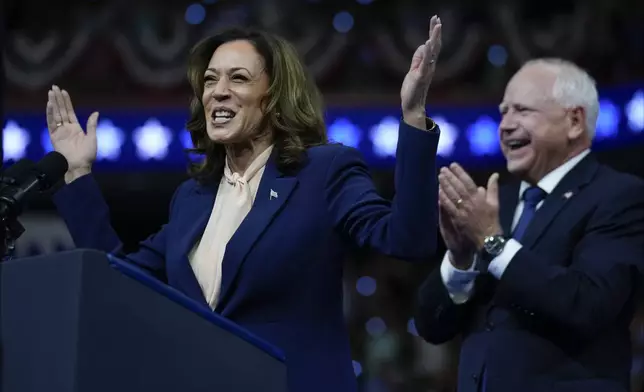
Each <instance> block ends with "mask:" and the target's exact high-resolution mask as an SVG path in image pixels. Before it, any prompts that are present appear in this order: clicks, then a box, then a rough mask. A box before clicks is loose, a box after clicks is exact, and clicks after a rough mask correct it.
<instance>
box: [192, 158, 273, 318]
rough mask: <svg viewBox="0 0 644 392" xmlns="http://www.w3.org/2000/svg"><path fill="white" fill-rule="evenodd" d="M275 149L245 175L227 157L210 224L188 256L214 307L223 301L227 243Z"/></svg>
mask: <svg viewBox="0 0 644 392" xmlns="http://www.w3.org/2000/svg"><path fill="white" fill-rule="evenodd" d="M272 150H273V147H269V148H267V149H266V150H265V151H264V152H262V153H261V154H260V155H258V156H257V158H255V160H253V162H252V163H251V164H250V165H249V166H248V169H246V171H245V172H244V175H239V173H234V172H232V170H231V169H230V166H229V165H228V160H226V166H225V167H224V175H223V176H222V177H221V181H220V183H219V188H218V189H217V197H216V198H215V204H214V206H213V208H212V212H211V214H210V218H209V219H208V224H207V225H206V229H205V230H204V233H203V236H202V237H201V239H200V240H199V241H197V243H196V244H195V246H194V247H193V248H192V251H191V252H190V254H189V255H188V259H189V260H190V266H191V267H192V270H193V272H194V274H195V277H196V278H197V281H198V282H199V286H201V290H202V291H203V294H204V297H205V298H206V301H207V302H208V304H209V305H210V307H211V308H212V309H215V307H216V306H217V301H218V300H219V291H220V288H221V271H222V263H223V260H224V253H225V252H226V245H227V244H228V241H229V240H230V238H231V237H232V236H233V234H235V231H237V229H238V228H239V225H241V223H242V221H243V220H244V218H246V215H248V213H249V212H250V209H251V207H252V206H253V202H254V201H255V195H256V194H257V189H258V188H259V183H260V180H261V178H262V175H263V174H264V168H265V167H266V162H267V161H268V159H269V157H270V155H271V151H272Z"/></svg>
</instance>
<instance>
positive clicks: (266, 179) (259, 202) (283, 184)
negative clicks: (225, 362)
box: [216, 153, 298, 312]
mask: <svg viewBox="0 0 644 392" xmlns="http://www.w3.org/2000/svg"><path fill="white" fill-rule="evenodd" d="M297 182H298V181H297V179H296V178H295V177H286V176H284V175H283V174H282V173H281V172H280V171H279V169H278V168H277V165H276V163H275V153H273V156H271V158H270V159H269V160H268V162H267V163H266V167H265V169H264V174H263V175H262V179H261V181H260V183H259V188H258V190H257V195H256V197H255V201H254V203H253V207H252V208H251V210H250V212H249V213H248V215H247V216H246V218H245V219H244V221H243V222H242V223H241V225H240V226H239V228H238V229H237V231H236V232H235V234H234V235H233V236H232V238H231V239H230V241H228V245H227V246H226V252H225V255H224V261H223V265H222V279H221V291H220V298H219V301H218V305H217V309H216V310H217V311H219V312H220V311H221V309H222V308H223V306H224V304H225V301H226V299H227V297H228V296H229V295H230V293H231V289H232V287H233V285H234V281H235V278H236V277H237V275H238V273H239V270H240V268H241V266H242V264H243V263H244V261H245V260H246V257H247V256H248V253H249V252H250V251H251V250H252V248H253V246H254V245H255V243H256V242H257V241H258V240H259V238H260V237H261V236H262V234H263V233H264V232H265V231H266V229H267V228H268V226H269V225H270V223H271V222H272V221H273V219H274V218H275V216H276V215H277V214H278V213H279V212H280V211H281V210H282V208H283V207H284V205H285V203H286V202H287V201H288V198H289V197H290V195H291V193H292V192H293V190H294V189H295V186H296V185H297Z"/></svg>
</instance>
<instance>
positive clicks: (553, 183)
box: [519, 149, 590, 200]
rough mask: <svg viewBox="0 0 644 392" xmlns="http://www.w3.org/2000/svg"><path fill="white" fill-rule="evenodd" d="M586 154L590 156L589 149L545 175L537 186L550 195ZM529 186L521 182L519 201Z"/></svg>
mask: <svg viewBox="0 0 644 392" xmlns="http://www.w3.org/2000/svg"><path fill="white" fill-rule="evenodd" d="M588 154H590V149H586V150H584V151H582V152H581V153H580V154H578V155H576V156H574V157H573V158H571V159H569V160H568V161H566V162H565V163H564V164H563V165H561V166H559V167H558V168H556V169H554V170H553V171H551V172H550V173H548V174H546V175H545V176H544V177H543V178H542V179H541V180H540V181H539V182H538V183H537V186H538V187H539V188H541V189H543V190H544V191H545V192H546V193H547V194H550V193H552V191H553V190H554V189H555V188H556V187H557V185H558V184H559V182H560V181H561V180H562V179H563V178H564V177H565V176H566V174H568V173H569V172H570V171H571V170H572V169H573V168H574V167H575V166H577V164H578V163H579V162H581V160H582V159H584V158H585V157H586V156H587V155H588ZM530 186H531V184H530V183H528V182H526V181H522V182H521V187H520V188H519V200H521V197H522V196H523V192H525V191H526V189H528V188H529V187H530Z"/></svg>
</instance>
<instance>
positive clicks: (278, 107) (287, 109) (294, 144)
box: [186, 29, 327, 183]
mask: <svg viewBox="0 0 644 392" xmlns="http://www.w3.org/2000/svg"><path fill="white" fill-rule="evenodd" d="M239 40H243V41H248V42H250V43H251V44H252V45H253V46H254V47H255V50H257V52H258V53H259V54H260V56H261V57H262V58H263V59H264V62H265V68H266V72H267V74H268V77H269V87H268V92H267V95H266V97H265V100H266V102H265V110H266V112H265V117H264V121H265V123H264V124H267V125H268V126H270V127H271V128H272V130H273V143H274V149H275V151H274V153H275V154H276V155H275V157H276V159H277V162H276V163H277V166H278V168H279V169H280V170H282V171H286V172H289V171H292V170H297V168H298V167H299V166H300V165H301V164H302V162H303V160H304V159H305V157H306V155H305V152H306V149H307V148H308V147H312V146H315V145H320V144H325V143H327V135H326V127H325V125H324V113H323V112H324V110H323V105H322V97H321V94H320V91H319V90H318V88H317V86H316V85H315V83H314V81H313V79H312V78H311V77H310V76H309V74H308V72H307V70H306V69H305V67H304V65H303V64H302V62H301V60H300V58H299V56H298V54H297V52H296V50H295V48H293V46H292V45H291V44H289V43H288V42H287V41H286V40H284V39H283V38H281V37H279V36H276V35H273V34H271V33H267V32H264V31H259V30H252V29H248V30H247V29H229V30H225V31H223V32H222V33H219V34H216V35H214V36H211V37H208V38H205V39H203V40H201V41H200V42H199V43H197V44H196V45H195V46H194V47H193V48H192V50H191V51H190V55H189V58H188V81H189V82H190V85H191V86H192V91H193V93H194V96H193V97H192V101H191V103H190V119H189V121H188V123H187V126H186V128H187V129H188V131H189V132H190V136H191V138H192V143H193V146H194V149H192V150H191V152H194V153H198V154H201V155H203V156H204V157H205V159H204V160H203V161H202V162H200V163H198V164H197V163H193V164H192V165H191V166H190V168H189V174H190V176H191V177H192V178H194V179H196V180H197V181H199V182H200V183H206V182H209V181H213V180H216V179H218V178H219V176H220V175H221V173H222V171H223V167H224V164H225V159H226V152H225V150H224V145H222V144H219V143H215V142H213V141H212V140H210V138H209V137H208V133H207V132H206V121H207V119H206V115H205V113H204V106H203V102H202V97H203V92H204V73H205V71H206V68H207V67H208V64H209V62H210V59H211V57H212V55H213V53H214V52H215V50H216V49H217V48H218V47H219V46H220V45H222V44H224V43H227V42H232V41H239Z"/></svg>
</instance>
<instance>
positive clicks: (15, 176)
mask: <svg viewBox="0 0 644 392" xmlns="http://www.w3.org/2000/svg"><path fill="white" fill-rule="evenodd" d="M34 165H35V163H34V162H33V161H32V160H31V159H21V160H19V161H18V162H16V163H14V164H13V165H11V166H9V168H7V169H6V170H3V172H2V173H1V174H0V187H1V188H4V186H6V185H13V186H16V185H18V184H19V183H20V182H21V181H23V180H24V179H25V178H26V176H27V174H29V171H31V170H32V168H33V167H34Z"/></svg>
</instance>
